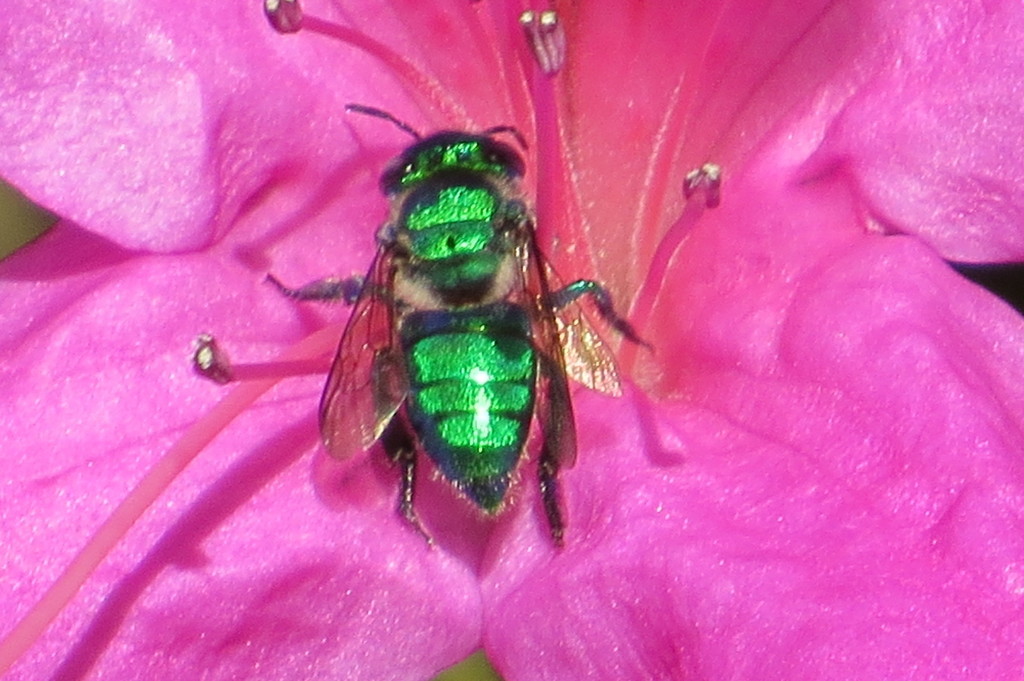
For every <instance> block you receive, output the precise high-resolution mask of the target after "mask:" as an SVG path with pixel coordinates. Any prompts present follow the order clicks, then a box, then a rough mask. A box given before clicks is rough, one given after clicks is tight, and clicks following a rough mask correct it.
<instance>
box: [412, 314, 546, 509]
mask: <svg viewBox="0 0 1024 681" xmlns="http://www.w3.org/2000/svg"><path fill="white" fill-rule="evenodd" d="M400 337H401V342H402V347H403V350H404V353H405V357H406V369H407V371H408V376H409V387H410V396H409V402H408V415H409V418H410V420H411V421H412V424H413V427H414V428H415V430H416V432H417V434H418V435H419V438H420V442H421V444H422V446H423V449H424V450H425V452H426V454H427V455H428V456H429V457H430V458H431V459H432V460H433V461H434V463H435V464H436V465H437V467H438V468H439V469H440V471H441V473H442V474H443V475H444V476H445V477H446V478H447V479H448V480H450V481H451V482H452V483H453V484H455V485H456V486H457V487H458V488H459V489H461V490H462V491H463V492H464V493H465V494H466V495H467V496H468V497H469V498H470V499H472V500H473V501H474V502H475V503H476V504H477V505H479V506H480V507H481V508H483V509H485V510H487V511H494V510H497V508H498V507H499V506H500V504H501V502H502V500H503V499H504V497H505V492H506V490H507V489H508V485H509V478H510V475H511V473H512V471H513V470H514V469H515V466H516V464H517V463H518V461H519V457H520V456H521V454H522V451H523V445H524V444H525V442H526V437H527V434H528V431H529V426H530V418H531V416H532V414H533V402H534V381H535V378H536V355H535V352H534V349H533V345H532V343H531V342H530V322H529V319H528V317H527V315H526V312H525V311H524V310H523V309H522V308H521V307H519V306H517V305H514V304H512V303H506V302H502V303H495V304H492V305H482V306H479V307H474V308H469V309H462V310H424V311H417V312H411V313H409V314H408V315H406V317H405V318H404V319H403V320H402V323H401V328H400Z"/></svg>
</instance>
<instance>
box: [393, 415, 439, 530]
mask: <svg viewBox="0 0 1024 681" xmlns="http://www.w3.org/2000/svg"><path fill="white" fill-rule="evenodd" d="M381 443H382V444H383V445H384V451H385V452H386V453H387V455H388V457H389V458H390V459H391V460H392V461H394V462H395V463H397V464H398V465H399V467H400V468H401V471H402V484H401V487H400V488H399V493H398V513H399V514H400V515H401V516H402V518H404V519H405V522H407V523H409V525H410V526H411V527H412V529H414V530H416V532H417V533H419V535H420V536H421V537H423V538H424V539H426V540H427V544H430V545H433V544H434V540H433V538H432V537H431V536H430V535H429V534H428V533H427V531H426V529H424V527H423V524H422V523H420V519H419V516H417V515H416V510H415V508H414V507H413V501H414V497H415V493H416V447H415V444H414V443H413V441H412V437H411V436H410V434H409V429H408V426H407V425H406V424H405V422H404V420H403V419H402V418H401V416H396V417H395V418H393V419H391V423H389V424H388V426H387V428H385V430H384V434H383V435H382V436H381Z"/></svg>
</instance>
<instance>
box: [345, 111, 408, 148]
mask: <svg viewBox="0 0 1024 681" xmlns="http://www.w3.org/2000/svg"><path fill="white" fill-rule="evenodd" d="M345 111H350V112H352V113H359V114H364V115H366V116H373V117H375V118H383V119H384V120H386V121H390V122H391V123H392V124H393V125H394V126H395V127H396V128H398V129H400V130H403V131H405V132H407V133H409V134H410V135H412V136H413V137H415V138H416V139H418V140H421V139H423V135H421V134H420V133H419V132H417V130H416V128H414V127H412V126H411V125H409V124H408V123H406V122H405V121H402V120H399V119H397V118H395V117H394V116H393V115H391V114H389V113H388V112H387V111H384V110H383V109H378V108H376V107H373V106H366V105H365V104H346V105H345Z"/></svg>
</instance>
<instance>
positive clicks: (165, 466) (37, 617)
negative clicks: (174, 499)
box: [0, 325, 338, 674]
mask: <svg viewBox="0 0 1024 681" xmlns="http://www.w3.org/2000/svg"><path fill="white" fill-rule="evenodd" d="M337 338H338V327H337V326H336V325H332V326H329V327H326V328H323V329H320V330H319V331H317V332H315V333H312V334H310V335H309V336H307V337H306V338H304V339H303V340H302V341H300V342H299V343H297V344H296V345H294V346H292V347H291V348H290V349H289V350H288V351H286V352H285V353H283V354H282V355H281V361H282V363H284V364H285V365H286V366H290V365H297V364H301V363H305V364H306V365H307V366H310V365H311V363H312V362H313V361H314V359H315V358H319V357H322V356H323V355H325V354H327V353H328V352H330V350H331V349H332V347H333V345H334V344H335V343H336V342H337ZM263 366H272V365H263ZM281 378H282V376H280V375H278V376H276V377H268V378H263V379H261V380H258V381H252V382H247V383H242V384H241V385H239V386H238V387H237V388H235V389H234V390H232V391H231V392H230V393H229V394H228V395H227V397H225V398H224V399H223V400H221V401H220V402H219V403H218V404H217V405H216V406H215V407H214V408H213V409H211V410H210V411H209V412H208V413H207V414H206V415H205V416H203V417H202V418H201V419H200V420H199V421H197V422H196V423H195V424H194V425H193V426H192V427H191V428H189V429H188V430H187V431H186V432H185V434H184V435H182V437H181V439H180V440H178V442H176V443H175V444H174V446H173V447H171V448H170V450H168V452H167V453H166V454H165V455H164V456H163V458H161V459H160V460H159V461H157V463H156V464H155V465H154V466H153V467H152V468H151V469H150V471H149V472H148V473H147V474H146V475H145V476H144V477H143V478H142V480H140V481H139V483H138V484H137V485H136V486H135V488H134V489H133V490H132V491H131V492H130V493H129V494H128V496H127V497H125V499H124V501H122V502H121V503H120V504H119V505H118V507H117V508H116V509H114V512H113V513H111V514H110V517H109V518H108V519H107V520H106V522H104V523H103V525H101V526H100V528H99V529H98V530H97V531H96V533H95V534H94V535H93V536H92V538H91V539H90V540H89V542H88V543H87V544H86V545H85V546H84V547H83V548H82V550H81V551H79V552H78V555H76V556H75V558H74V559H73V560H72V561H71V564H70V565H68V567H67V568H65V570H64V572H63V573H62V574H61V575H60V577H58V578H57V580H56V581H55V582H54V583H53V585H52V586H51V587H50V588H49V589H48V590H47V592H46V593H45V594H44V595H43V597H42V598H41V599H40V600H39V602H37V603H36V604H35V605H34V606H33V607H32V609H31V610H30V611H29V612H28V613H27V614H26V615H25V617H24V618H22V620H21V621H20V622H18V624H17V625H15V627H14V629H13V630H12V631H11V633H9V634H8V635H7V637H6V638H4V639H3V641H0V674H3V673H4V672H6V671H7V669H8V668H10V666H11V665H12V664H14V663H15V662H16V661H17V660H18V658H20V657H21V656H22V655H23V654H24V653H25V651H26V650H28V649H29V648H30V647H31V646H32V644H33V643H35V641H36V640H37V639H38V638H39V637H40V636H41V635H42V633H43V631H45V629H46V627H47V626H49V624H50V623H51V622H52V621H53V620H54V619H55V618H56V617H57V615H59V614H60V613H61V611H62V610H63V609H64V608H65V607H66V606H67V604H68V603H69V602H70V601H71V599H72V598H73V597H74V595H75V594H76V593H78V590H79V589H80V588H81V587H82V585H83V584H84V583H85V580H86V579H88V578H89V575H91V574H92V572H93V570H95V569H96V567H97V566H98V565H99V564H100V563H101V562H102V561H103V559H104V558H106V557H107V555H109V554H110V551H111V550H112V549H113V548H114V546H116V545H117V543H118V542H119V541H120V540H121V538H122V537H124V535H125V534H126V533H127V532H128V530H129V529H130V528H131V527H132V525H134V524H135V521H136V520H138V519H139V518H140V517H141V516H142V514H143V513H144V512H145V511H146V509H148V508H149V507H150V506H151V505H152V504H153V502H154V501H156V499H157V497H159V496H160V494H162V493H163V491H164V490H166V489H167V487H168V486H169V485H170V484H171V482H173V481H174V479H175V478H176V477H177V476H178V474H179V473H181V471H182V470H184V469H185V467H186V466H187V465H188V464H189V463H191V461H192V460H193V459H194V458H195V457H196V456H197V455H198V454H199V452H201V451H202V450H203V448H204V447H206V445H208V444H209V443H210V441H211V440H213V438H215V437H216V436H217V435H218V434H219V433H220V432H221V431H222V430H224V428H226V427H227V426H228V424H229V423H231V421H232V420H234V419H235V417H236V416H238V415H239V414H240V413H242V411H244V410H245V409H246V408H247V407H248V406H249V405H250V404H252V403H253V402H254V401H256V400H257V399H258V398H259V397H260V396H261V395H262V394H263V393H265V392H266V391H267V390H269V389H270V388H272V387H273V386H274V385H275V384H276V383H277V382H278V381H279V380H280V379H281ZM196 380H199V379H198V378H197V379H196Z"/></svg>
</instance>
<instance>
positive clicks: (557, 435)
mask: <svg viewBox="0 0 1024 681" xmlns="http://www.w3.org/2000/svg"><path fill="white" fill-rule="evenodd" d="M517 255H518V258H519V262H520V264H521V265H522V278H523V281H522V286H521V291H522V297H523V299H522V300H521V301H519V302H520V303H521V304H523V305H524V306H526V308H527V309H528V310H529V311H530V318H531V322H532V326H533V329H532V330H533V339H534V343H535V345H536V349H537V352H538V353H539V354H540V360H539V362H538V369H539V371H538V378H537V405H536V407H535V410H534V413H535V414H536V416H537V422H538V423H539V425H540V429H541V432H542V433H543V435H544V442H545V446H546V447H547V448H548V449H549V450H550V452H551V453H552V455H553V457H554V459H555V460H556V461H557V462H558V463H559V465H561V466H564V467H569V466H572V465H573V464H574V463H576V422H575V418H574V416H573V412H572V400H571V397H570V394H569V383H568V380H567V378H566V366H565V357H564V355H563V352H562V344H561V341H560V335H559V323H558V321H557V320H556V319H555V315H554V314H553V312H552V310H551V306H550V304H549V303H548V301H549V300H550V297H551V296H550V293H551V290H550V288H549V286H548V280H547V270H546V269H545V265H544V261H543V259H542V258H541V255H540V251H539V250H538V249H537V244H536V242H535V240H534V238H533V229H532V226H531V225H526V230H525V233H524V239H523V243H521V244H520V245H519V247H518V253H517Z"/></svg>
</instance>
